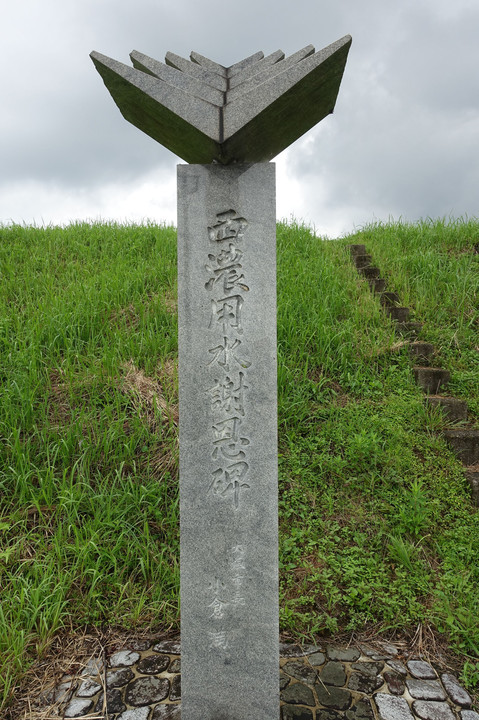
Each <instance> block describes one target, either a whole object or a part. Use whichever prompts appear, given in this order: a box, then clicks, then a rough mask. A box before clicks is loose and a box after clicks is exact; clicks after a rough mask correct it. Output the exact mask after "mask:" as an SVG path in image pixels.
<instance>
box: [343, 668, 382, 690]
mask: <svg viewBox="0 0 479 720" xmlns="http://www.w3.org/2000/svg"><path fill="white" fill-rule="evenodd" d="M383 684H384V680H383V679H382V677H380V676H379V675H363V674H362V673H359V672H357V673H353V674H352V675H351V677H350V678H349V682H348V688H349V689H350V690H355V691H356V692H362V693H365V694H369V695H371V694H372V693H373V692H374V691H375V690H379V688H380V687H381V685H383Z"/></svg>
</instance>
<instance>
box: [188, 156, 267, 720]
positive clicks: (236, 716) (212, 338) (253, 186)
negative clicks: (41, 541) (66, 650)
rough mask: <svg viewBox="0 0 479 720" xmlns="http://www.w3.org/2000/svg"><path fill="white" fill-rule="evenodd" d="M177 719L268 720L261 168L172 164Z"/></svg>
mask: <svg viewBox="0 0 479 720" xmlns="http://www.w3.org/2000/svg"><path fill="white" fill-rule="evenodd" d="M178 321H179V328H178V335H179V338H178V344H179V395H180V523H181V533H180V538H181V562H180V572H181V641H182V648H181V649H182V658H181V675H182V681H181V685H182V688H181V698H182V709H181V717H182V720H251V718H261V720H278V718H279V674H278V667H279V648H278V633H279V627H278V624H279V623H278V507H277V386H276V216H275V167H274V164H272V163H258V164H235V165H230V166H221V165H213V164H212V165H180V166H178Z"/></svg>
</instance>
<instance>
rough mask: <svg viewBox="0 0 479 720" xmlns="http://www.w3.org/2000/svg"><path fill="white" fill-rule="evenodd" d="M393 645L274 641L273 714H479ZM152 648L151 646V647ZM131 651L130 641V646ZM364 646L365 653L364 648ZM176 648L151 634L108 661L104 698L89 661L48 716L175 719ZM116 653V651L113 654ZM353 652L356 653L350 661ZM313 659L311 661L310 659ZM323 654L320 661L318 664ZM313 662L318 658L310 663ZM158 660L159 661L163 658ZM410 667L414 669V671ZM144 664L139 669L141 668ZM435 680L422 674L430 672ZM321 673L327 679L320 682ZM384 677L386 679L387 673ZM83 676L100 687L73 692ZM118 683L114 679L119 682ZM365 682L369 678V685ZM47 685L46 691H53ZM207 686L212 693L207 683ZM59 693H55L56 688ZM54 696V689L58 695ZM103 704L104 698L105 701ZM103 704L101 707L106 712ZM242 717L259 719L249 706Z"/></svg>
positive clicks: (429, 718) (398, 718) (375, 718)
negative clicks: (426, 696) (437, 696)
mask: <svg viewBox="0 0 479 720" xmlns="http://www.w3.org/2000/svg"><path fill="white" fill-rule="evenodd" d="M206 642H207V641H206V640H205V644H206ZM387 645H388V646H389V648H390V649H391V648H393V649H394V650H395V652H394V653H393V652H390V651H387V652H386V651H384V648H379V646H377V647H376V648H374V649H371V648H368V647H363V648H359V647H356V646H350V647H348V648H340V647H333V646H331V645H324V646H322V647H313V646H309V647H301V646H297V645H281V646H280V660H279V674H280V684H281V708H280V712H279V715H278V717H277V720H343V719H344V720H479V713H477V712H476V709H475V708H474V707H473V705H472V699H471V697H470V695H469V693H467V692H466V691H465V690H464V688H462V687H461V685H460V683H459V682H458V680H457V679H456V678H455V677H454V675H452V674H451V673H450V672H447V673H445V672H443V671H442V669H441V667H440V666H439V665H436V664H435V663H433V662H431V661H430V660H429V661H428V662H426V661H425V660H424V659H422V658H418V657H414V656H408V657H404V656H403V655H402V654H401V653H402V652H403V650H402V649H401V650H400V651H399V652H398V651H397V650H396V649H395V648H394V646H391V645H390V644H389V643H388V644H387ZM155 647H157V648H158V649H157V650H156V651H155V649H154V648H155ZM129 649H130V650H131V651H132V652H135V651H134V649H133V643H131V647H130V648H129ZM366 651H368V653H369V654H367V653H366ZM179 653H180V646H179V643H178V642H172V641H166V642H162V643H161V644H158V643H156V644H155V642H154V641H153V640H152V641H151V642H150V643H149V644H147V646H146V649H144V650H142V651H141V652H140V651H139V652H138V654H139V658H138V660H137V661H136V662H135V663H134V664H133V665H130V666H129V667H128V668H125V667H124V666H120V665H119V666H118V667H111V666H110V665H111V663H110V664H109V665H108V669H107V673H110V678H111V679H113V678H116V681H115V688H113V686H112V685H110V683H109V682H108V675H107V685H108V687H107V693H106V699H105V696H104V692H103V686H104V675H103V673H102V669H101V665H99V666H98V667H96V668H95V667H94V666H92V667H91V669H90V671H89V673H90V674H89V675H88V674H85V671H84V673H83V674H82V676H81V678H79V679H78V680H74V679H70V681H69V683H66V684H67V685H69V693H68V696H65V695H64V690H65V681H63V682H62V683H60V684H61V686H62V693H61V701H60V702H59V704H57V706H56V708H55V711H53V710H52V711H51V712H50V713H49V714H48V717H52V718H54V717H59V718H60V717H65V718H86V719H87V718H88V717H89V716H90V717H94V718H95V719H96V720H107V718H108V720H181V690H180V692H179V694H178V695H176V694H174V690H173V689H174V687H175V686H176V685H177V686H179V685H180V674H179V661H180V654H179ZM159 656H160V657H162V658H165V657H166V658H167V659H168V664H167V666H166V667H165V669H164V670H162V671H161V672H159V673H158V675H157V676H155V678H154V679H155V680H156V681H157V685H156V686H153V685H151V687H150V691H151V692H150V691H149V690H147V683H148V682H150V681H151V679H152V678H151V676H150V675H147V674H145V673H144V670H145V669H146V668H149V667H151V666H152V665H154V664H155V661H156V658H157V657H159ZM373 656H375V657H379V656H381V657H383V658H384V659H383V660H372V657H373ZM117 657H119V655H118V654H117ZM330 657H333V658H338V657H343V658H345V659H342V660H336V659H334V660H329V659H328V658H330ZM352 658H355V659H354V660H352ZM313 660H314V661H315V664H313V663H312V661H313ZM320 660H322V662H318V661H320ZM316 663H317V664H316ZM331 663H335V664H336V663H338V666H337V667H335V668H334V672H331V670H328V671H327V672H326V674H325V670H326V668H330V667H331ZM163 664H164V661H163ZM410 667H412V668H413V670H414V672H415V673H416V675H418V674H420V675H422V676H423V677H421V678H417V677H414V676H413V674H412V672H411V670H410ZM142 669H143V670H142ZM396 670H400V671H401V673H402V671H403V670H404V673H405V674H401V676H400V677H401V681H402V683H403V684H402V692H401V693H400V694H399V695H397V694H395V692H394V685H391V684H390V678H391V676H392V675H395V677H396V678H397V677H399V675H398V674H396V672H395V671H396ZM432 673H434V678H432V677H430V678H424V675H432ZM322 677H325V678H327V679H329V681H332V682H333V683H341V684H337V685H335V684H328V683H325V682H322V679H321V678H322ZM388 678H389V679H388ZM142 680H143V681H144V682H145V686H144V689H143V692H144V694H143V696H142V698H141V702H142V704H141V705H132V704H131V703H130V702H129V700H128V698H129V697H131V696H132V695H135V697H136V698H137V701H138V698H139V696H138V694H136V693H135V692H132V688H135V687H136V688H138V687H139V682H140V681H142ZM411 680H420V681H421V682H423V683H426V684H427V683H431V688H433V690H432V693H433V694H434V693H437V684H438V683H439V685H440V687H441V688H442V692H443V694H444V700H439V701H437V700H418V699H415V698H413V697H411V695H410V694H409V692H408V691H407V688H406V683H408V682H409V681H411ZM83 682H89V683H90V687H93V686H94V685H101V686H102V689H101V690H100V691H99V692H98V693H97V694H96V695H94V696H92V697H91V698H82V697H80V696H79V693H78V691H79V689H80V687H81V685H82V683H83ZM120 682H121V684H119V683H120ZM369 683H370V684H369ZM60 684H59V685H57V686H56V688H54V689H52V693H51V694H52V696H53V695H55V689H56V690H58V688H59V687H60ZM159 685H165V686H166V685H168V689H169V693H168V695H167V696H166V697H165V698H164V699H162V700H158V699H157V694H156V689H155V688H156V687H157V686H159ZM210 692H211V693H212V694H214V687H213V688H211V690H210ZM57 694H58V693H57ZM58 695H59V697H60V694H58ZM249 700H250V698H249V696H245V698H243V701H242V706H243V707H246V706H248V704H249ZM105 703H108V705H107V706H106V704H105ZM107 710H108V712H107ZM234 712H235V709H234V708H233V707H232V708H231V713H230V714H226V715H225V716H224V717H225V720H228V719H229V718H230V717H235V714H234ZM249 717H251V718H254V720H256V719H257V718H258V719H259V718H262V716H261V715H256V714H255V713H254V712H251V713H250V715H249Z"/></svg>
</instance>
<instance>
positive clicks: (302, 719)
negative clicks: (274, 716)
mask: <svg viewBox="0 0 479 720" xmlns="http://www.w3.org/2000/svg"><path fill="white" fill-rule="evenodd" d="M313 717H314V716H313V712H312V711H311V710H308V708H303V707H294V705H283V707H282V708H281V720H313Z"/></svg>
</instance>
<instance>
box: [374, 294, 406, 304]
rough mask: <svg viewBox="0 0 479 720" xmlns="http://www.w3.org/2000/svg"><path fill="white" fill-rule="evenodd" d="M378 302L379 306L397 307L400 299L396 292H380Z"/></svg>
mask: <svg viewBox="0 0 479 720" xmlns="http://www.w3.org/2000/svg"><path fill="white" fill-rule="evenodd" d="M379 302H380V303H381V305H388V306H393V305H399V303H400V302H401V299H400V297H399V295H398V294H397V292H382V293H380V295H379Z"/></svg>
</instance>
